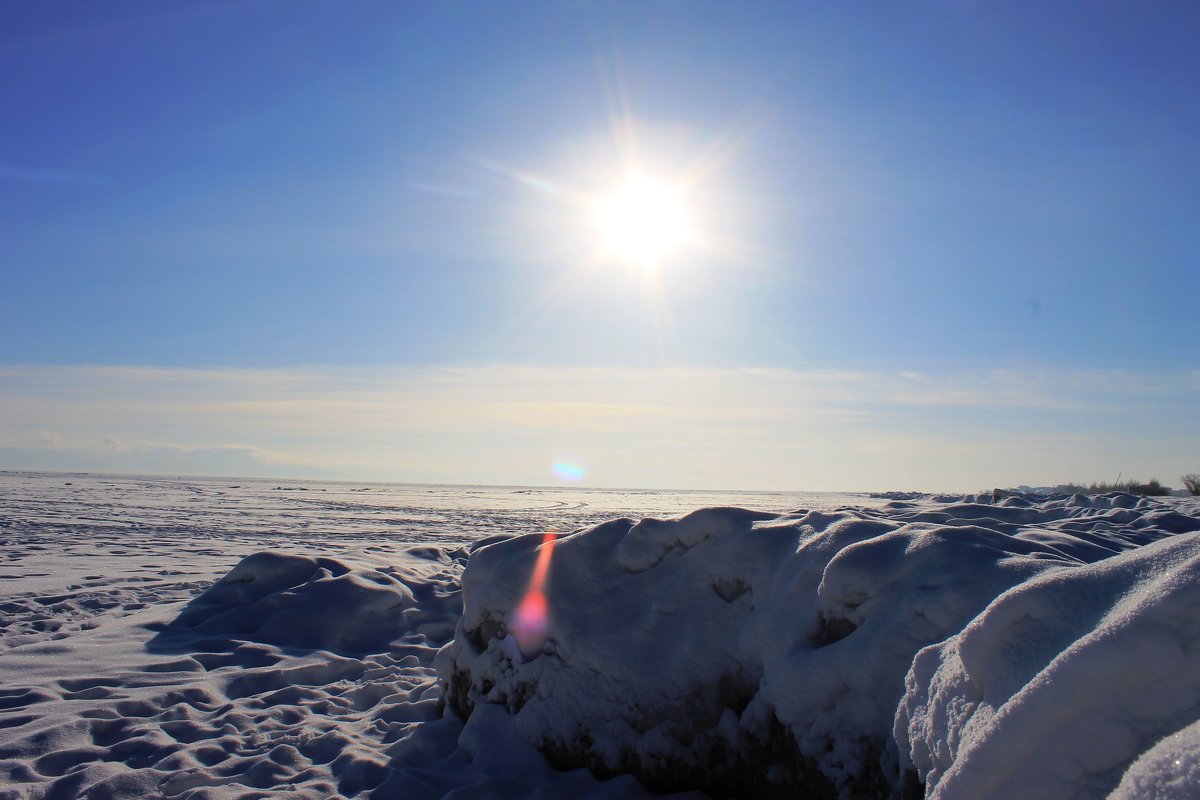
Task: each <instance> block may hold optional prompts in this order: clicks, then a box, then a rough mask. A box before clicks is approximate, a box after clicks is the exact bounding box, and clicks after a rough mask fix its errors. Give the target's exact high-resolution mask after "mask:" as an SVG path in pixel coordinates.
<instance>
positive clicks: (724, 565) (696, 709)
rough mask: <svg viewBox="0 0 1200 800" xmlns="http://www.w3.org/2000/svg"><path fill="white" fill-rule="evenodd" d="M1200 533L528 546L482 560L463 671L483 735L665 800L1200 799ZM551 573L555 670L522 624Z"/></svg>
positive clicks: (926, 508) (654, 529)
mask: <svg viewBox="0 0 1200 800" xmlns="http://www.w3.org/2000/svg"><path fill="white" fill-rule="evenodd" d="M942 500H944V498H943V499H942ZM1194 531H1200V506H1198V505H1197V504H1196V503H1195V502H1194V501H1174V500H1171V501H1154V500H1149V499H1142V498H1136V497H1133V496H1130V495H1125V494H1112V495H1108V496H1105V497H1098V498H1087V497H1082V496H1074V497H1062V498H1059V499H1055V500H1049V501H1035V500H1034V499H1031V498H1026V497H1006V498H1003V499H999V500H998V501H997V502H996V503H994V504H993V503H992V502H991V496H990V495H988V496H980V497H969V498H958V499H956V500H955V501H953V502H948V503H947V502H928V501H922V502H915V503H914V502H892V503H889V504H888V505H886V506H884V507H881V508H877V509H863V508H858V509H850V508H847V509H842V510H837V511H800V512H795V513H792V514H784V515H776V514H767V513H760V512H750V511H745V510H742V509H737V508H707V509H702V510H699V511H695V512H693V513H690V514H688V515H686V516H684V517H682V518H680V519H678V520H657V519H643V520H641V521H640V522H634V521H633V520H632V519H620V520H615V521H611V522H607V523H604V524H600V525H597V526H594V527H592V528H589V529H586V530H582V531H579V532H576V533H574V534H572V535H569V536H566V537H563V538H560V539H558V540H556V541H554V542H548V541H546V540H545V539H544V538H543V537H542V536H537V535H534V536H525V537H520V538H516V539H511V540H507V541H502V542H497V543H494V544H491V545H489V546H485V547H482V548H480V549H479V550H478V551H477V552H476V553H475V554H474V555H473V556H472V558H471V559H470V561H469V563H468V565H467V568H466V571H465V573H464V575H463V595H464V611H463V615H462V619H461V621H460V622H459V625H458V630H457V632H456V634H455V637H454V642H453V644H452V645H451V646H450V647H449V648H448V649H447V650H446V651H444V653H443V654H442V656H441V657H440V660H439V664H438V670H439V674H440V675H441V677H442V679H443V681H444V682H445V684H446V686H447V691H448V698H447V699H448V703H449V705H450V706H451V707H452V708H454V709H455V710H456V711H457V712H458V713H460V714H462V715H464V716H466V715H471V716H473V715H474V714H477V713H479V711H480V709H485V710H487V713H489V714H493V713H494V711H493V707H494V706H500V707H503V708H504V709H506V710H507V711H508V712H509V714H510V715H511V716H512V719H513V721H514V727H515V730H516V731H517V732H518V734H519V735H520V736H521V737H522V738H523V739H524V740H525V741H526V742H528V743H529V744H530V745H532V746H534V747H536V748H538V749H539V750H541V751H543V752H544V753H546V754H547V755H548V756H549V757H550V758H551V759H552V760H553V761H554V762H555V763H556V764H558V765H560V766H563V767H578V766H588V767H590V768H591V769H593V770H594V771H595V772H596V773H597V774H600V775H608V774H622V773H633V774H635V775H637V776H638V777H639V778H640V779H641V780H643V781H644V782H645V783H647V784H648V785H650V786H652V787H657V788H661V789H679V788H687V787H698V788H703V789H706V790H709V791H712V792H715V793H718V794H727V793H735V794H746V795H758V796H761V795H766V794H779V795H788V794H789V793H790V794H792V795H794V794H795V793H798V792H799V793H804V792H807V793H809V794H810V795H811V796H827V795H837V794H840V795H842V796H866V797H885V796H888V795H899V794H902V793H905V792H908V793H914V794H920V791H921V790H920V788H919V787H918V786H916V785H915V784H914V780H913V775H912V771H913V770H915V774H916V777H917V778H919V779H920V780H921V781H924V782H926V788H927V790H928V793H929V796H931V797H971V798H986V797H1023V798H1024V797H1070V796H1079V797H1095V796H1103V795H1104V794H1106V793H1108V792H1109V791H1112V790H1114V789H1116V788H1117V787H1118V785H1120V789H1119V790H1118V795H1119V796H1125V797H1143V796H1156V795H1155V793H1156V792H1157V793H1158V795H1160V796H1164V797H1176V796H1180V797H1181V796H1196V795H1197V793H1200V784H1198V783H1197V773H1198V771H1200V754H1198V753H1197V750H1196V744H1197V741H1198V740H1197V736H1198V734H1197V733H1196V730H1197V728H1196V727H1194V726H1193V724H1194V723H1197V720H1198V719H1200V669H1198V667H1200V663H1197V658H1200V657H1198V656H1197V655H1196V653H1197V652H1200V648H1197V647H1196V646H1195V645H1196V643H1197V637H1198V636H1200V580H1198V578H1200V575H1198V574H1197V569H1198V567H1197V564H1198V563H1200V560H1198V559H1200V534H1196V533H1193V532H1194ZM547 548H551V549H552V550H551V552H552V554H551V555H550V557H549V558H550V566H549V569H548V572H547V575H546V579H545V587H544V595H545V606H546V610H547V615H548V621H547V623H546V626H545V631H546V632H545V635H544V637H543V641H540V642H538V644H540V647H537V646H532V645H531V643H530V642H528V641H522V640H521V638H522V637H521V636H520V634H521V631H520V630H518V629H516V625H515V623H516V617H515V616H514V609H518V608H524V607H525V605H524V603H526V602H527V600H526V597H527V594H528V593H529V592H530V590H531V573H533V572H534V570H535V567H534V564H535V563H536V562H537V561H538V560H539V555H541V559H542V560H545V559H546V555H545V554H544V551H545V550H546V549H547ZM526 638H527V637H526ZM939 643H940V644H939ZM1189 726H1193V727H1189ZM1177 732H1178V733H1177ZM1172 734H1173V736H1172ZM1164 737H1169V738H1164ZM1131 765H1132V766H1131ZM1121 792H1124V794H1123V795H1121V794H1120V793H1121Z"/></svg>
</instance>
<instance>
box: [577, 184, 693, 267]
mask: <svg viewBox="0 0 1200 800" xmlns="http://www.w3.org/2000/svg"><path fill="white" fill-rule="evenodd" d="M596 222H597V224H598V226H599V228H600V235H601V236H602V237H603V240H604V248H605V251H606V252H607V253H608V254H609V255H611V256H613V257H616V258H619V259H622V260H625V261H630V262H633V263H635V264H638V265H639V266H643V267H653V266H656V265H658V264H659V262H661V261H662V260H663V259H664V258H666V257H667V256H668V255H670V254H671V253H672V252H673V251H674V250H676V249H678V248H679V246H680V245H682V244H683V243H684V242H686V240H687V238H688V218H687V211H686V209H685V207H684V204H683V198H682V197H681V196H680V193H679V191H678V190H676V189H675V188H674V187H672V186H670V185H668V184H666V183H663V182H661V181H656V180H653V179H650V178H646V177H643V176H641V175H631V176H629V177H627V178H626V179H625V181H624V182H623V183H622V184H621V185H620V186H619V187H618V188H617V189H616V190H615V191H614V192H613V193H612V194H610V195H608V196H607V197H604V198H602V199H601V200H600V201H599V202H598V203H597V205H596Z"/></svg>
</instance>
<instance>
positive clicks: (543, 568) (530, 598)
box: [510, 531, 558, 658]
mask: <svg viewBox="0 0 1200 800" xmlns="http://www.w3.org/2000/svg"><path fill="white" fill-rule="evenodd" d="M557 537H558V534H557V533H555V532H554V531H547V532H546V534H545V535H544V536H543V537H542V544H541V545H540V546H539V547H538V558H537V564H536V565H534V568H533V575H531V576H530V578H529V590H528V591H526V592H525V597H524V599H522V600H521V604H520V605H519V606H517V610H516V611H514V612H513V618H512V625H511V626H510V627H511V629H512V635H513V638H514V639H516V640H517V647H519V648H520V650H521V655H522V656H523V657H524V658H532V657H533V656H535V655H537V654H538V653H539V652H541V649H542V645H543V644H544V643H545V641H546V636H547V633H548V632H549V628H550V614H549V612H548V609H547V606H546V593H545V591H543V588H542V587H543V586H544V585H545V583H546V573H547V572H549V570H550V557H551V556H552V555H553V554H554V542H555V539H557Z"/></svg>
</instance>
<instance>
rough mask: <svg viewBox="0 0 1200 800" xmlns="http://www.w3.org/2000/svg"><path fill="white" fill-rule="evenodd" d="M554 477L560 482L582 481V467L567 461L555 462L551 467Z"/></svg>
mask: <svg viewBox="0 0 1200 800" xmlns="http://www.w3.org/2000/svg"><path fill="white" fill-rule="evenodd" d="M551 471H553V472H554V477H556V478H558V479H559V480H561V481H578V480H582V479H583V467H581V466H579V465H578V464H572V463H571V462H569V461H555V462H554V466H553V467H551Z"/></svg>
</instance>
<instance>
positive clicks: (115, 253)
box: [0, 0, 1200, 489]
mask: <svg viewBox="0 0 1200 800" xmlns="http://www.w3.org/2000/svg"><path fill="white" fill-rule="evenodd" d="M1198 35H1200V6H1196V5H1195V4H1194V3H1166V2H1164V3H1155V4H1152V5H1147V4H1141V3H1133V2H1128V3H1108V2H1095V3H1081V4H1065V3H1063V4H1046V3H1034V2H1005V3H1000V2H948V1H947V2H917V3H877V4H876V3H868V4H861V5H856V6H855V7H854V8H853V9H850V8H849V7H847V6H845V5H843V4H817V3H812V4H807V3H791V2H789V3H777V4H776V3H754V4H738V3H705V2H661V3H649V2H636V3H635V2H629V3H585V2H562V3H512V4H510V3H391V2H378V3H374V2H356V3H348V4H347V3H332V2H283V1H282V0H269V1H265V2H236V3H234V2H230V3H224V2H207V3H192V4H175V3H150V2H137V3H131V2H113V3H104V4H97V3H87V2H51V3H43V2H10V3H6V4H4V5H3V6H0V102H2V104H3V105H2V107H3V108H4V118H5V119H4V123H3V124H2V125H0V270H2V277H3V285H4V287H5V290H4V292H3V293H0V365H6V366H0V411H3V414H0V468H4V467H8V468H24V467H54V468H87V469H110V470H112V469H118V470H135V471H136V470H152V471H166V472H206V473H214V472H215V473H221V474H228V473H235V474H294V475H314V476H317V475H320V476H333V477H346V478H362V479H367V478H377V479H398V480H415V481H421V480H437V481H470V482H497V483H547V482H553V480H554V478H553V474H552V472H551V465H552V464H553V462H554V461H555V460H572V461H574V462H578V463H579V464H580V465H582V466H584V467H586V469H585V478H584V481H585V483H591V484H595V485H607V486H629V485H641V486H663V487H696V488H701V487H704V488H785V489H858V488H863V489H867V488H885V487H887V488H894V487H896V486H920V487H921V488H964V489H973V488H982V487H984V486H991V485H994V484H1000V485H1003V484H1006V483H1019V482H1057V481H1059V480H1068V479H1075V480H1093V479H1102V478H1108V479H1111V478H1114V477H1115V476H1116V473H1117V472H1119V471H1124V472H1125V473H1126V474H1127V475H1128V474H1130V472H1137V473H1140V474H1141V475H1143V476H1144V477H1149V475H1150V474H1155V475H1158V476H1159V477H1160V478H1162V479H1163V480H1165V481H1167V482H1169V483H1170V482H1177V481H1176V479H1177V474H1178V472H1180V471H1183V470H1188V471H1198V470H1200V463H1193V462H1197V460H1198V459H1200V456H1197V455H1196V454H1197V453H1200V412H1197V410H1196V409H1197V407H1198V406H1200V402H1198V401H1200V356H1198V355H1197V350H1196V342H1198V341H1200V257H1198V256H1197V253H1200V224H1197V211H1198V209H1200V149H1198V148H1197V147H1196V142H1197V141H1200V102H1198V100H1200V96H1198V92H1197V89H1196V86H1195V79H1196V76H1197V75H1200V50H1198V49H1197V48H1196V47H1195V42H1196V41H1197V38H1198ZM631 145H632V147H634V148H636V151H637V153H638V156H639V158H640V159H641V162H642V164H643V165H644V166H645V167H647V168H649V169H651V170H653V171H655V172H658V173H660V174H663V175H668V176H673V175H678V174H682V173H684V172H686V173H687V174H689V175H692V176H693V177H694V178H695V180H694V182H693V184H691V190H690V197H691V198H692V199H691V202H692V203H693V205H694V214H695V216H696V223H697V225H698V226H699V227H701V228H702V229H703V234H704V239H705V246H698V247H696V248H692V249H690V250H689V251H688V252H687V253H686V254H680V257H678V258H676V259H673V260H672V261H670V262H669V263H667V264H664V265H663V267H662V269H661V270H660V271H659V273H658V275H657V279H656V280H655V281H653V282H648V281H647V280H645V279H644V278H643V277H642V276H639V275H638V274H636V271H634V270H631V269H629V268H623V267H621V266H620V265H610V266H608V267H602V268H595V266H594V264H593V265H592V267H590V268H588V266H587V265H588V264H589V263H591V261H590V260H589V259H590V257H591V255H592V254H593V250H594V248H595V246H596V242H595V241H594V237H591V236H590V230H589V227H588V224H589V220H588V219H587V218H586V217H587V215H586V213H585V212H584V211H583V210H582V209H581V208H580V206H579V203H578V201H577V200H576V199H575V198H577V197H579V196H581V195H585V196H586V195H592V194H595V193H598V192H603V191H605V190H606V188H608V187H610V186H611V185H612V184H613V183H614V182H615V181H616V180H617V179H618V178H619V175H620V174H621V171H622V169H623V166H622V165H623V159H624V158H626V157H627V156H628V154H629V149H630V146H631ZM685 256H686V257H685ZM447 375H451V376H454V377H453V379H452V380H450V381H447V379H446V376H447ZM747 376H749V377H747ZM181 385H186V386H188V387H190V390H189V392H188V393H181V392H180V391H179V390H178V387H179V386H181ZM522 386H537V387H539V394H538V396H536V397H532V396H530V395H529V392H528V390H527V389H521V388H520V387H522ZM872 387H874V388H872ZM614 393H615V395H614V396H611V397H610V396H609V395H610V394H614ZM598 396H602V398H601V399H594V400H593V398H597V397H598ZM317 397H319V399H315V398H317ZM764 398H765V399H764ZM139 404H143V405H145V404H148V405H147V407H146V409H144V410H143V412H142V413H136V414H135V413H131V412H130V409H131V408H134V407H140V406H139ZM598 407H603V409H604V410H603V411H602V412H599V411H596V409H597V408H598ZM367 408H371V409H375V411H372V412H368V411H365V410H364V409H367ZM447 408H455V409H457V416H455V415H447V414H442V413H440V412H441V411H442V410H444V409H447ZM281 409H291V411H290V412H284V411H282V410H281ZM647 409H649V410H647ZM434 411H438V412H439V413H437V414H434ZM288 413H294V415H295V418H294V419H291V418H290V417H289V419H290V422H289V424H288V425H287V426H283V427H280V426H279V425H276V424H275V422H276V421H277V420H278V419H280V417H281V415H282V416H287V414H288ZM597 414H599V415H600V416H599V417H597V416H596V415H597ZM380 415H382V416H380ZM431 415H433V416H437V419H436V420H435V419H433V418H432V417H431ZM601 417H602V418H603V420H604V422H603V424H600V423H598V422H597V419H599V418H601ZM731 420H733V421H731ZM683 421H687V422H688V424H686V425H685V424H683ZM598 431H599V432H598ZM1017 443H1022V444H1019V445H1018V444H1017ZM647 465H653V467H652V468H651V467H649V466H647Z"/></svg>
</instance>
